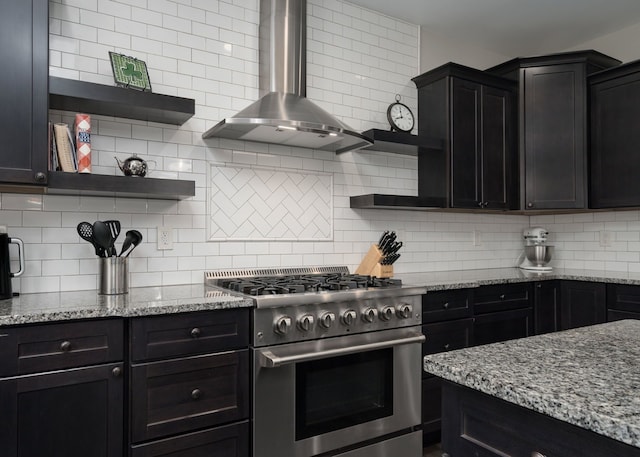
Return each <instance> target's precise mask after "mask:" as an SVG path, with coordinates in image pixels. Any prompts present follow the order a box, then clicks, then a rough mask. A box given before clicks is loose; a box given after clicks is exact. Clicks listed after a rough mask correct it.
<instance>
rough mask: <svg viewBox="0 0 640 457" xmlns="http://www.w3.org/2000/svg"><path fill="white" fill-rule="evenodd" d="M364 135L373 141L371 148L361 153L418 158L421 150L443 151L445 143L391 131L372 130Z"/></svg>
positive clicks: (364, 149) (363, 149)
mask: <svg viewBox="0 0 640 457" xmlns="http://www.w3.org/2000/svg"><path fill="white" fill-rule="evenodd" d="M362 134H363V135H364V136H366V137H368V138H370V139H372V140H373V144H372V145H371V146H367V147H366V148H362V149H360V150H361V151H366V150H372V151H382V152H392V153H394V154H404V155H410V156H417V155H418V149H419V148H421V147H422V148H428V149H442V148H443V142H442V141H441V140H435V139H433V138H422V137H420V136H419V135H412V134H410V133H401V132H393V131H390V130H381V129H370V130H367V131H364V132H362Z"/></svg>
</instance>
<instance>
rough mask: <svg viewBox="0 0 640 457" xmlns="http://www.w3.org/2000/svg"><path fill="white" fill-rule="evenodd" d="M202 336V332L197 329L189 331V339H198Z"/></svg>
mask: <svg viewBox="0 0 640 457" xmlns="http://www.w3.org/2000/svg"><path fill="white" fill-rule="evenodd" d="M201 334H202V331H201V330H200V329H199V328H198V327H194V328H192V329H191V338H199V337H200V335H201Z"/></svg>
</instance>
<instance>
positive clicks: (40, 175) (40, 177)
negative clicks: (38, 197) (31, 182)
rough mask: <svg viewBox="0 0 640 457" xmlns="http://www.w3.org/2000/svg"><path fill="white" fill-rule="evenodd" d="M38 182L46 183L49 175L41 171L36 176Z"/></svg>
mask: <svg viewBox="0 0 640 457" xmlns="http://www.w3.org/2000/svg"><path fill="white" fill-rule="evenodd" d="M34 178H35V180H36V182H45V181H46V180H47V175H46V174H45V173H43V172H41V171H39V172H37V173H36V174H35V176H34Z"/></svg>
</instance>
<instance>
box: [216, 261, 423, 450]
mask: <svg viewBox="0 0 640 457" xmlns="http://www.w3.org/2000/svg"><path fill="white" fill-rule="evenodd" d="M205 279H206V281H205V282H206V284H207V285H208V286H209V287H215V288H224V289H228V290H231V291H235V292H237V293H239V294H242V295H244V296H250V297H252V298H253V300H254V302H255V308H254V310H253V365H254V371H253V389H254V391H253V395H254V411H253V456H254V457H283V456H286V457H312V456H322V457H329V456H340V457H365V456H366V457H383V456H398V457H419V456H421V455H422V432H421V431H420V429H419V427H420V423H421V417H420V410H421V384H420V380H421V371H420V368H421V363H420V359H421V343H422V342H423V341H424V339H425V337H424V336H423V335H422V332H421V319H422V317H421V296H422V295H423V294H424V293H426V289H425V288H424V287H415V286H407V285H403V284H402V283H401V282H400V281H398V280H393V279H379V278H374V277H369V276H362V275H352V274H349V270H348V269H347V267H316V268H282V269H253V270H234V271H229V270H227V271H218V272H207V273H206V275H205Z"/></svg>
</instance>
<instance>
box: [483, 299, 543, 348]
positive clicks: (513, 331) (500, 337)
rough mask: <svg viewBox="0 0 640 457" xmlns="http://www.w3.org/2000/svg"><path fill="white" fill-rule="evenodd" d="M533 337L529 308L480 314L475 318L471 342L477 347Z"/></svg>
mask: <svg viewBox="0 0 640 457" xmlns="http://www.w3.org/2000/svg"><path fill="white" fill-rule="evenodd" d="M531 335H533V310H532V309H531V308H522V309H515V310H512V311H502V312H499V313H489V314H482V315H479V316H476V317H475V324H474V326H473V340H474V343H475V344H477V345H480V344H489V343H497V342H498V341H506V340H512V339H515V338H524V337H527V336H531Z"/></svg>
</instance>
